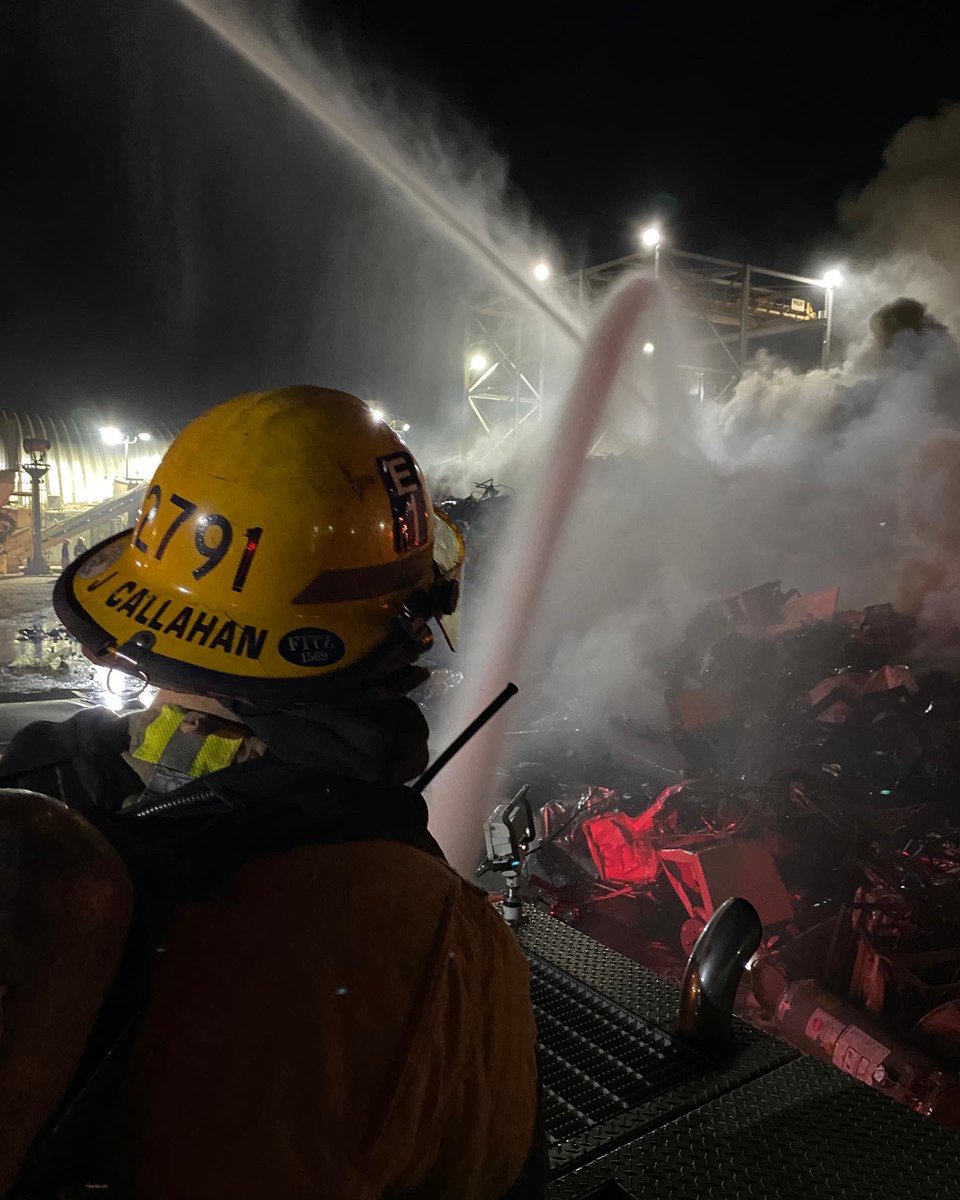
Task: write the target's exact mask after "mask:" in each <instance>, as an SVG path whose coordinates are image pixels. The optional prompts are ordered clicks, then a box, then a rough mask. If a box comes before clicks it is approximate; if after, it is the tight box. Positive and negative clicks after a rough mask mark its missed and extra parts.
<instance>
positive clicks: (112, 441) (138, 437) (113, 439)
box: [100, 425, 151, 483]
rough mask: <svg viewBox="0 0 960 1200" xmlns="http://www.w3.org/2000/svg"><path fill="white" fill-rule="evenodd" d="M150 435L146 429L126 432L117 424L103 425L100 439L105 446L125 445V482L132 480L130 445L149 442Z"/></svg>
mask: <svg viewBox="0 0 960 1200" xmlns="http://www.w3.org/2000/svg"><path fill="white" fill-rule="evenodd" d="M150 436H151V435H150V434H149V433H147V432H146V431H144V432H142V433H125V432H124V430H122V429H118V428H117V427H116V425H103V426H101V428H100V439H101V441H102V442H103V444H104V445H105V446H120V445H122V446H123V479H124V482H125V483H129V481H130V447H131V446H133V445H136V443H137V442H149V441H150Z"/></svg>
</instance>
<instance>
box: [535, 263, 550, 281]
mask: <svg viewBox="0 0 960 1200" xmlns="http://www.w3.org/2000/svg"><path fill="white" fill-rule="evenodd" d="M533 277H534V279H535V280H536V281H537V283H546V282H547V280H548V279H549V278H550V268H549V267H548V266H547V264H546V263H545V262H538V263H537V265H536V266H535V267H534V268H533Z"/></svg>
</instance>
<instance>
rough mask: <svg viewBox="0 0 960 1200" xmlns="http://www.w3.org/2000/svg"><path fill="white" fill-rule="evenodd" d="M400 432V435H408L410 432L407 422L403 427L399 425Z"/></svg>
mask: <svg viewBox="0 0 960 1200" xmlns="http://www.w3.org/2000/svg"><path fill="white" fill-rule="evenodd" d="M400 432H401V433H409V432H410V422H409V421H404V423H403V425H401V427H400Z"/></svg>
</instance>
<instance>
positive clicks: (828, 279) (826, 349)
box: [820, 267, 843, 367]
mask: <svg viewBox="0 0 960 1200" xmlns="http://www.w3.org/2000/svg"><path fill="white" fill-rule="evenodd" d="M842 283H843V272H842V271H841V270H840V269H839V268H838V267H831V268H830V270H829V271H824V273H823V286H824V287H825V288H826V292H827V295H826V309H827V322H826V327H825V329H824V331H823V347H822V350H821V355H820V365H821V366H823V367H825V366H826V365H827V361H828V359H829V358H830V342H831V339H832V337H833V293H834V291H835V290H836V289H837V288H838V287H840V285H841V284H842Z"/></svg>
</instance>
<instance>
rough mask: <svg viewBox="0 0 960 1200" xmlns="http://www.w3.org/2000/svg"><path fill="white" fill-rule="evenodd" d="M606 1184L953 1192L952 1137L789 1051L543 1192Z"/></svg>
mask: <svg viewBox="0 0 960 1200" xmlns="http://www.w3.org/2000/svg"><path fill="white" fill-rule="evenodd" d="M612 1183H615V1184H616V1185H618V1186H619V1188H621V1189H623V1191H622V1192H617V1191H615V1189H613V1188H612V1187H609V1185H611V1184H612ZM604 1185H608V1188H609V1190H608V1191H607V1193H606V1194H607V1195H618V1196H620V1195H622V1196H623V1197H625V1198H631V1197H632V1198H633V1200H647V1198H648V1197H651V1196H656V1197H657V1200H727V1198H728V1197H729V1198H730V1200H768V1198H771V1197H777V1198H778V1200H812V1198H817V1200H827V1198H830V1200H833V1198H834V1197H837V1198H839V1197H842V1198H843V1200H878V1198H880V1197H883V1198H884V1200H901V1198H909V1200H956V1197H957V1196H958V1195H960V1136H958V1135H957V1134H955V1133H951V1132H950V1131H949V1130H946V1129H943V1128H942V1127H941V1126H939V1125H935V1124H934V1123H933V1122H932V1121H928V1120H925V1119H923V1118H922V1117H918V1116H915V1115H914V1114H913V1113H911V1112H908V1111H907V1110H906V1109H904V1108H903V1107H901V1106H900V1105H899V1104H896V1103H895V1102H894V1101H892V1100H888V1099H886V1098H885V1097H884V1096H881V1095H879V1094H878V1093H877V1092H874V1091H871V1090H870V1089H869V1088H867V1087H865V1086H864V1085H863V1084H860V1083H857V1082H856V1081H855V1080H853V1079H851V1078H850V1077H849V1076H847V1075H842V1074H841V1073H840V1072H839V1071H835V1070H833V1069H832V1068H831V1067H828V1066H825V1065H824V1064H822V1063H818V1062H816V1061H815V1060H814V1059H811V1058H797V1059H795V1060H794V1061H792V1062H789V1063H787V1064H785V1065H784V1066H781V1067H779V1068H777V1069H776V1070H774V1071H771V1072H770V1073H768V1074H766V1075H764V1076H762V1077H761V1078H759V1079H754V1080H752V1081H750V1082H749V1083H746V1084H744V1085H743V1086H742V1087H739V1088H737V1089H736V1090H735V1091H732V1092H730V1093H728V1094H727V1095H724V1096H722V1097H720V1098H718V1099H716V1100H713V1101H712V1102H711V1103H709V1104H706V1105H704V1106H703V1107H701V1108H697V1109H696V1110H695V1111H693V1112H689V1113H687V1114H686V1115H684V1116H681V1117H679V1118H678V1119H677V1120H673V1121H669V1122H667V1123H666V1124H664V1125H661V1126H659V1127H658V1128H656V1129H652V1130H650V1131H648V1132H646V1133H645V1134H643V1135H642V1136H639V1137H637V1138H635V1139H633V1140H631V1141H630V1142H629V1143H627V1144H625V1145H622V1146H621V1147H620V1148H619V1149H616V1150H614V1151H612V1152H611V1153H609V1154H604V1155H603V1156H602V1157H599V1158H596V1159H594V1160H593V1161H592V1162H591V1163H589V1164H588V1165H587V1166H585V1167H582V1168H578V1169H576V1170H574V1171H571V1172H569V1173H567V1174H565V1175H562V1176H561V1177H560V1178H559V1179H557V1180H556V1181H555V1182H553V1183H552V1184H551V1185H550V1187H549V1189H548V1192H547V1197H548V1200H585V1198H587V1197H592V1196H594V1195H597V1196H598V1197H603V1196H604V1190H603V1189H604Z"/></svg>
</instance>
